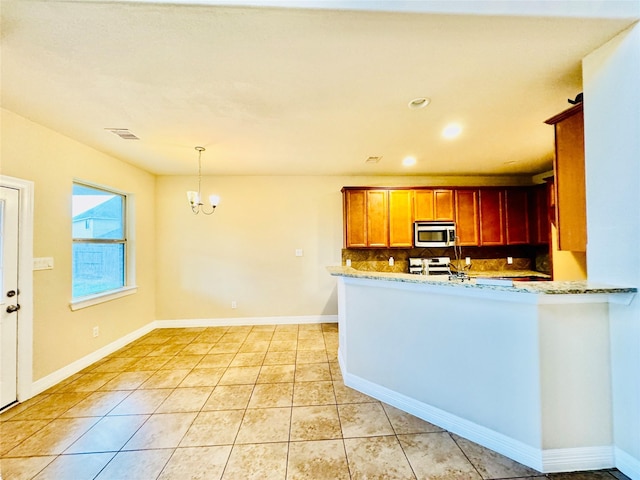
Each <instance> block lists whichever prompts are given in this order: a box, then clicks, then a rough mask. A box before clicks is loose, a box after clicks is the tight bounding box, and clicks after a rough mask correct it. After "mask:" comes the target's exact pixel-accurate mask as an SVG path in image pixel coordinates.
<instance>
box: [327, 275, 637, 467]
mask: <svg viewBox="0 0 640 480" xmlns="http://www.w3.org/2000/svg"><path fill="white" fill-rule="evenodd" d="M328 270H329V273H330V274H331V275H333V276H336V277H337V279H338V309H339V313H338V318H339V329H340V347H339V360H340V366H341V369H342V373H343V376H344V381H345V384H346V385H348V386H350V387H353V388H355V389H357V390H360V391H362V392H364V393H367V394H369V395H371V396H373V397H375V398H377V399H379V400H382V401H384V402H386V403H389V404H391V405H394V406H396V407H398V408H401V409H403V410H405V411H407V412H409V413H412V414H414V415H416V416H418V417H420V418H423V419H424V420H427V421H429V422H431V423H434V424H436V425H438V426H440V427H443V428H445V429H447V430H449V431H451V432H453V433H456V434H459V435H461V436H463V437H466V438H468V439H470V440H472V441H474V442H477V443H479V444H481V445H484V446H486V447H488V448H490V449H492V450H495V451H497V452H499V453H501V454H503V455H506V456H508V457H510V458H512V459H514V460H516V461H519V462H521V463H523V464H525V465H528V466H530V467H532V468H535V469H537V470H539V471H542V472H557V471H570V470H587V469H598V468H607V467H611V466H613V465H614V458H613V438H612V436H613V434H612V428H613V427H612V412H611V408H612V404H611V378H610V352H609V308H610V305H611V304H621V305H625V304H628V303H629V302H631V299H632V298H633V296H634V295H635V293H636V291H637V290H636V289H635V288H617V287H608V286H602V285H592V284H589V283H588V282H516V283H514V286H494V285H482V284H480V283H481V282H477V281H476V280H471V281H469V280H465V281H459V280H457V281H449V280H448V277H443V276H439V277H428V276H421V275H410V274H399V273H388V272H386V273H384V272H364V271H358V270H355V269H353V268H349V267H329V268H328ZM616 306H617V305H616Z"/></svg>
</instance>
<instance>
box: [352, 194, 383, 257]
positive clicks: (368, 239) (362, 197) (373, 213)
mask: <svg viewBox="0 0 640 480" xmlns="http://www.w3.org/2000/svg"><path fill="white" fill-rule="evenodd" d="M343 194H344V197H343V198H344V200H343V202H344V225H345V228H346V231H345V234H344V239H345V240H344V243H345V247H346V248H365V247H377V248H384V247H387V246H388V245H389V210H388V191H387V190H382V189H375V190H372V189H343Z"/></svg>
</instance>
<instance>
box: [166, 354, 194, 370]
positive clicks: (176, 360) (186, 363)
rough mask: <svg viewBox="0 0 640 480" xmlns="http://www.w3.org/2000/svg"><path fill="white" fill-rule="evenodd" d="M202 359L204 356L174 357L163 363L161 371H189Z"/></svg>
mask: <svg viewBox="0 0 640 480" xmlns="http://www.w3.org/2000/svg"><path fill="white" fill-rule="evenodd" d="M203 358H204V355H182V354H180V355H176V356H175V357H173V358H172V359H171V360H169V361H168V362H167V363H165V364H164V365H163V366H162V369H163V370H172V369H177V370H184V369H186V370H190V369H192V368H194V367H195V366H196V365H198V364H199V363H200V362H201V361H202V359H203Z"/></svg>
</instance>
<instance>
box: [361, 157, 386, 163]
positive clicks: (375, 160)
mask: <svg viewBox="0 0 640 480" xmlns="http://www.w3.org/2000/svg"><path fill="white" fill-rule="evenodd" d="M381 158H382V157H369V158H367V159H366V160H365V161H364V163H378V162H379V161H380V159H381Z"/></svg>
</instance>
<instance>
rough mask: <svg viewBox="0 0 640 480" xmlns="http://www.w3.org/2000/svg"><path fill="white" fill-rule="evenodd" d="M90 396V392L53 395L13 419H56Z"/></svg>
mask: <svg viewBox="0 0 640 480" xmlns="http://www.w3.org/2000/svg"><path fill="white" fill-rule="evenodd" d="M87 395H89V393H88V392H70V393H52V394H51V395H49V396H47V397H46V398H45V399H44V400H42V401H40V402H37V403H35V404H33V405H32V406H30V407H29V408H26V409H24V410H22V411H21V412H20V413H18V414H17V415H14V416H13V417H12V420H44V419H54V418H57V417H59V416H60V415H62V414H63V413H64V412H66V411H67V410H69V409H70V408H71V407H73V406H74V405H77V404H78V403H80V402H81V401H82V400H83V399H85V398H86V397H87Z"/></svg>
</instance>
